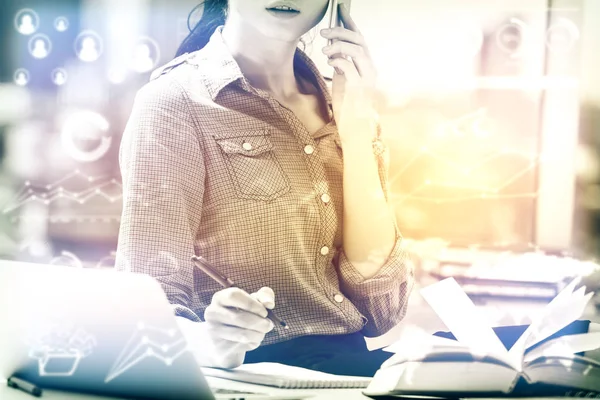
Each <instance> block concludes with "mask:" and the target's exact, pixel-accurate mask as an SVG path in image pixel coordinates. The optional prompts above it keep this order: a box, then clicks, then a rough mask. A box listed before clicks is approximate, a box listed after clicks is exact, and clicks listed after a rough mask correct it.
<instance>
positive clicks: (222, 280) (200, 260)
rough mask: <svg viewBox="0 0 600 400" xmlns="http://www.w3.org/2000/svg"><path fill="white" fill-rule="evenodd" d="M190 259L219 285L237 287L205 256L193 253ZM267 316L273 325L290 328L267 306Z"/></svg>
mask: <svg viewBox="0 0 600 400" xmlns="http://www.w3.org/2000/svg"><path fill="white" fill-rule="evenodd" d="M192 261H193V262H194V264H195V265H196V267H198V268H199V269H200V270H201V271H202V272H204V273H205V274H206V275H208V276H209V277H211V278H212V279H213V280H214V281H215V282H217V283H218V284H219V285H221V286H223V287H224V288H230V287H239V286H237V285H236V284H235V283H234V282H233V281H232V280H231V279H229V278H228V277H226V276H225V275H223V274H222V273H220V272H219V271H217V269H216V268H215V267H213V266H212V264H211V263H209V262H208V260H207V259H206V258H204V257H199V256H195V255H194V256H192ZM267 318H269V319H270V320H271V321H273V323H274V324H275V325H279V326H281V327H282V328H284V329H290V327H289V326H288V324H287V323H286V322H285V321H282V320H281V319H279V318H278V317H277V315H275V313H274V312H273V310H270V309H268V308H267Z"/></svg>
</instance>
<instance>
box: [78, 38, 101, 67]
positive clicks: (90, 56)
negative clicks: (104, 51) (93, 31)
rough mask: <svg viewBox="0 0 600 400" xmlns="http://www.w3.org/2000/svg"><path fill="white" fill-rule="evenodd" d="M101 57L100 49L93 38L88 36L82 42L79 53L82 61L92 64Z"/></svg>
mask: <svg viewBox="0 0 600 400" xmlns="http://www.w3.org/2000/svg"><path fill="white" fill-rule="evenodd" d="M99 56H100V55H99V54H98V47H97V45H96V41H95V40H94V38H93V37H90V36H87V37H85V38H84V39H83V40H82V41H81V51H80V52H79V58H80V59H81V60H82V61H86V62H92V61H96V60H97V59H98V57H99Z"/></svg>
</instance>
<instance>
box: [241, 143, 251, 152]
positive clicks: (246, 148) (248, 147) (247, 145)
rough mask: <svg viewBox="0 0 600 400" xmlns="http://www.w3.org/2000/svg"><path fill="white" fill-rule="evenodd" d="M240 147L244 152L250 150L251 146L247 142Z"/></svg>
mask: <svg viewBox="0 0 600 400" xmlns="http://www.w3.org/2000/svg"><path fill="white" fill-rule="evenodd" d="M242 147H243V148H244V150H248V151H250V150H252V144H251V143H248V142H246V143H244V144H243V145H242Z"/></svg>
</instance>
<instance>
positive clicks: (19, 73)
mask: <svg viewBox="0 0 600 400" xmlns="http://www.w3.org/2000/svg"><path fill="white" fill-rule="evenodd" d="M13 80H14V82H15V83H16V84H17V85H19V86H26V85H27V84H28V83H29V71H27V70H26V69H25V68H19V69H18V70H16V71H15V73H14V75H13Z"/></svg>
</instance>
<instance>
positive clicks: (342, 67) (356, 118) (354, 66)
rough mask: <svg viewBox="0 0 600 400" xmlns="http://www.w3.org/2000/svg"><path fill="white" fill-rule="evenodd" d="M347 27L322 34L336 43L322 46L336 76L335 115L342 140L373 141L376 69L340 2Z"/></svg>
mask: <svg viewBox="0 0 600 400" xmlns="http://www.w3.org/2000/svg"><path fill="white" fill-rule="evenodd" d="M339 15H340V16H341V19H342V22H343V24H344V27H337V28H333V29H324V30H322V31H321V35H322V36H323V37H325V38H326V39H331V40H333V43H332V44H331V45H329V46H326V47H324V48H323V53H325V54H326V55H327V56H328V57H329V65H331V66H332V67H334V68H335V73H334V75H333V89H332V101H333V114H334V117H335V121H336V124H337V126H338V131H339V133H340V138H341V139H342V142H345V141H354V140H358V141H367V140H368V141H371V140H372V139H373V136H374V134H375V132H376V117H375V116H376V114H375V101H376V95H377V94H376V87H377V71H376V69H375V65H374V64H373V60H372V59H371V54H370V53H369V49H368V47H367V44H366V42H365V39H364V37H363V35H362V34H361V33H360V31H359V30H358V27H357V26H356V23H355V22H354V21H353V20H352V17H350V13H349V12H348V9H347V8H346V7H345V6H344V5H343V4H340V8H339Z"/></svg>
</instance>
